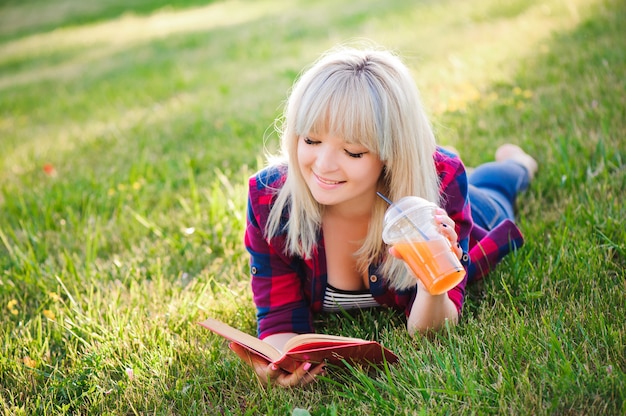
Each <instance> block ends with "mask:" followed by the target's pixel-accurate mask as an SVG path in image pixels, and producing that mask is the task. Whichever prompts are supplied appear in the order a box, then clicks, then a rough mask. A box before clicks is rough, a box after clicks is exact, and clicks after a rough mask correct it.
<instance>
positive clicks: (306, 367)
mask: <svg viewBox="0 0 626 416" xmlns="http://www.w3.org/2000/svg"><path fill="white" fill-rule="evenodd" d="M302 368H303V369H304V371H309V370H310V369H311V363H306V364H304V367H302Z"/></svg>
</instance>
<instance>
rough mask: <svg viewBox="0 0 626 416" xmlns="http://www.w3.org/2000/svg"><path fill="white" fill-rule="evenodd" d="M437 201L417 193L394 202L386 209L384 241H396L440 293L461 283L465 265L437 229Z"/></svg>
mask: <svg viewBox="0 0 626 416" xmlns="http://www.w3.org/2000/svg"><path fill="white" fill-rule="evenodd" d="M436 208H437V205H436V204H434V203H432V202H430V201H427V200H425V199H423V198H419V197H417V196H407V197H404V198H401V199H400V200H398V201H396V202H395V203H393V204H391V205H390V206H389V208H388V209H387V212H386V213H385V223H384V228H383V241H385V243H387V244H389V245H392V246H393V247H394V249H395V250H396V252H397V253H399V254H400V256H402V260H404V262H405V263H406V264H407V266H408V267H409V268H410V269H411V271H412V272H413V273H414V274H415V275H416V276H417V277H418V278H419V279H420V280H421V281H422V283H423V284H424V286H425V287H426V290H427V291H428V292H429V293H431V294H433V295H439V294H442V293H446V292H447V291H448V290H450V289H452V288H453V287H455V286H456V285H458V284H459V283H460V282H461V281H462V280H463V278H464V277H465V269H464V268H463V266H462V265H461V262H460V261H459V259H458V258H457V256H456V254H455V253H454V251H453V250H452V246H451V245H450V242H449V241H448V239H447V238H445V237H444V236H443V235H442V234H441V233H440V232H439V231H438V229H437V225H436V224H435V221H434V215H435V214H434V210H435V209H436Z"/></svg>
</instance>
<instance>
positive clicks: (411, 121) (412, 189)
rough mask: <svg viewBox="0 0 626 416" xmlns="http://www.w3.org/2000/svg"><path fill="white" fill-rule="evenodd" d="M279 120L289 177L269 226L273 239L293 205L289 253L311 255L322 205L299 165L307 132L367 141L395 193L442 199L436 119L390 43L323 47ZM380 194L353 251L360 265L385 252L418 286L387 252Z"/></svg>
mask: <svg viewBox="0 0 626 416" xmlns="http://www.w3.org/2000/svg"><path fill="white" fill-rule="evenodd" d="M279 127H280V130H279V133H280V134H281V154H280V156H281V157H279V158H275V159H274V160H275V162H274V163H283V164H286V165H287V178H286V182H285V184H284V186H283V187H282V188H281V189H280V190H279V191H278V194H277V197H276V200H275V203H274V205H273V207H272V210H271V212H270V215H269V220H268V224H267V228H266V230H265V231H266V237H267V238H268V239H269V238H272V237H274V236H276V235H277V234H279V233H282V232H284V231H285V230H283V229H282V228H281V214H282V212H283V210H285V209H286V208H288V210H289V220H288V223H287V226H286V227H287V228H286V251H287V253H286V254H291V255H299V256H302V257H303V258H310V257H311V256H312V255H313V253H314V250H315V249H316V248H317V242H318V234H319V232H320V227H321V220H322V214H323V210H324V207H323V206H322V205H320V204H319V203H317V202H316V201H315V199H314V198H313V197H312V195H311V193H310V191H309V189H308V187H307V185H306V183H305V181H304V178H303V177H302V175H301V172H300V169H299V168H298V160H297V143H298V138H299V136H301V135H307V134H311V133H313V134H314V133H324V132H326V133H329V134H330V133H332V134H333V135H336V136H338V137H342V138H343V139H344V140H346V141H347V142H349V143H358V144H360V145H363V146H365V147H366V148H367V149H368V150H369V151H370V152H372V153H373V154H375V155H377V156H378V157H379V158H380V160H381V161H382V162H383V163H384V169H383V173H382V174H381V177H380V178H379V182H378V190H379V191H380V192H381V193H383V194H384V195H387V196H388V197H389V198H390V199H391V200H397V199H400V198H401V197H403V196H407V195H417V196H420V197H422V198H425V199H428V200H430V201H433V202H435V203H437V204H438V203H439V190H438V189H439V188H438V179H437V172H436V169H435V164H434V159H433V153H434V152H435V147H436V144H435V137H434V134H433V131H432V127H431V125H430V122H429V120H428V118H427V116H426V113H425V111H424V109H423V107H422V104H421V101H420V97H419V92H418V90H417V87H416V86H415V83H414V81H413V78H412V77H411V74H410V72H409V70H408V68H407V67H406V66H405V65H404V63H403V62H402V61H401V59H400V58H399V57H398V56H397V55H395V54H393V53H392V52H390V51H386V50H381V49H377V48H368V49H356V48H352V47H343V46H340V47H337V48H334V49H332V50H330V51H329V52H327V53H326V54H324V55H322V56H321V57H320V59H319V60H317V61H316V62H315V63H314V64H313V65H312V66H311V67H310V68H309V69H308V70H307V71H305V72H303V73H302V74H301V76H300V77H299V79H298V80H297V81H296V83H295V84H294V86H293V88H292V91H291V94H290V96H289V99H288V101H287V104H286V106H285V111H284V114H283V118H282V125H280V126H279ZM376 200H377V202H376V204H375V206H374V208H373V211H372V217H371V220H370V224H369V229H368V233H367V236H366V238H365V240H364V242H363V245H362V247H361V248H360V249H359V250H358V251H357V252H356V253H355V256H356V258H357V267H358V268H359V272H361V273H366V272H367V268H368V265H369V264H371V263H374V262H380V261H381V260H382V261H383V270H382V271H383V275H384V276H385V277H386V278H388V279H389V280H390V282H391V284H392V286H394V287H395V288H398V289H403V288H407V287H410V286H413V285H415V279H414V278H413V277H410V276H409V275H408V274H407V272H406V268H405V267H404V265H403V263H401V262H399V261H397V260H396V259H394V258H393V257H391V256H388V255H386V247H385V244H384V242H383V241H382V237H381V236H382V227H383V217H384V213H385V210H386V209H387V204H386V203H385V202H384V201H383V200H382V199H380V198H376ZM283 225H284V224H283Z"/></svg>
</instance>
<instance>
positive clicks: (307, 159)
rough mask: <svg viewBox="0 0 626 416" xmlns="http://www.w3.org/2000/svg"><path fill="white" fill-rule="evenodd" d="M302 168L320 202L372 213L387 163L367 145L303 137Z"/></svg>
mask: <svg viewBox="0 0 626 416" xmlns="http://www.w3.org/2000/svg"><path fill="white" fill-rule="evenodd" d="M298 166H299V167H300V172H301V173H302V176H303V177H304V180H305V182H306V184H307V186H308V187H309V189H310V190H311V194H313V197H314V198H315V200H316V201H317V202H318V203H320V204H322V205H326V206H337V207H342V208H349V209H352V210H354V211H355V212H359V211H363V210H365V211H367V212H370V210H371V206H372V204H373V201H374V199H375V198H376V185H377V183H378V178H379V177H380V175H381V172H382V170H383V163H382V162H381V161H380V159H379V158H378V156H377V155H375V154H372V153H370V152H369V151H368V150H367V149H366V148H365V147H364V146H362V145H358V144H348V143H346V142H345V141H344V140H343V138H341V137H335V136H330V135H328V134H309V135H307V136H300V137H299V138H298Z"/></svg>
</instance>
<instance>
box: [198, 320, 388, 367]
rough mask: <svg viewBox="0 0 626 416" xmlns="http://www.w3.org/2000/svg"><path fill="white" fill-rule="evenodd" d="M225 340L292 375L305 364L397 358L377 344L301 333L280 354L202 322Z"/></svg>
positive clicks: (216, 324)
mask: <svg viewBox="0 0 626 416" xmlns="http://www.w3.org/2000/svg"><path fill="white" fill-rule="evenodd" d="M199 324H200V325H201V326H203V327H205V328H208V329H210V330H211V331H213V332H215V333H216V334H218V335H221V336H222V337H224V338H226V339H228V340H230V341H232V342H235V343H237V344H239V345H241V346H242V347H244V348H246V349H247V350H248V351H250V352H251V353H252V354H256V355H258V356H260V357H262V358H264V359H266V360H267V361H268V363H269V362H271V363H274V364H276V365H277V366H279V367H280V368H281V369H283V370H285V371H287V372H289V373H292V372H293V371H294V370H295V369H296V368H298V366H300V365H301V364H302V363H303V362H305V361H308V362H310V363H312V364H316V363H327V364H331V365H336V366H344V365H345V363H346V362H347V363H349V364H351V365H356V364H358V365H362V366H364V367H372V366H373V367H376V366H379V365H381V364H382V363H384V362H388V363H390V364H393V363H395V362H396V361H398V357H397V356H396V355H395V354H394V353H393V352H391V351H389V350H388V349H387V348H385V347H383V346H382V345H381V344H379V343H378V342H376V341H367V340H364V339H360V338H349V337H342V336H337V335H325V334H300V335H296V336H295V337H293V338H291V339H290V340H289V341H287V343H286V344H285V346H284V351H282V352H281V351H279V350H277V349H276V348H274V347H273V346H271V345H270V344H268V343H267V342H263V341H262V340H260V339H258V338H256V337H254V336H252V335H249V334H246V333H245V332H243V331H240V330H238V329H235V328H233V327H231V326H230V325H228V324H225V323H224V322H221V321H219V320H217V319H213V318H209V319H207V320H205V321H202V322H199Z"/></svg>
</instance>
